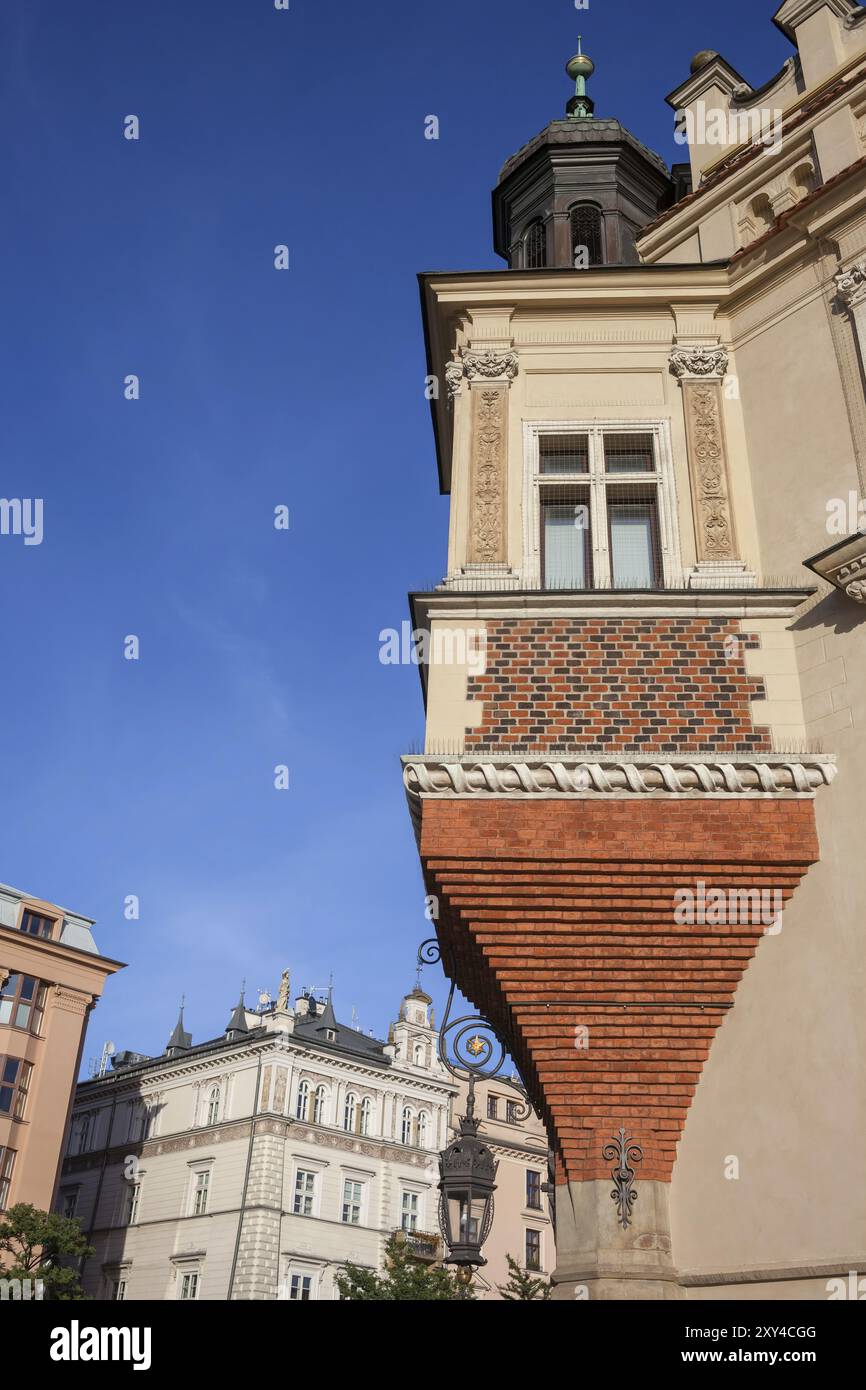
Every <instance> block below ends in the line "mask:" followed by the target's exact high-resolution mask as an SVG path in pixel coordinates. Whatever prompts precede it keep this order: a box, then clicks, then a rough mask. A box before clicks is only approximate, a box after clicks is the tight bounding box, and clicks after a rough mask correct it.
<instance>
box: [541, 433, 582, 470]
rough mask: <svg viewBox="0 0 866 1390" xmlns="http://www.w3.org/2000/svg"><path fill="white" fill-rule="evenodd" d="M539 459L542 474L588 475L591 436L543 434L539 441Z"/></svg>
mask: <svg viewBox="0 0 866 1390" xmlns="http://www.w3.org/2000/svg"><path fill="white" fill-rule="evenodd" d="M538 458H539V468H540V471H541V472H542V473H588V472H589V436H588V435H586V434H543V435H541V437H540V438H539V441H538Z"/></svg>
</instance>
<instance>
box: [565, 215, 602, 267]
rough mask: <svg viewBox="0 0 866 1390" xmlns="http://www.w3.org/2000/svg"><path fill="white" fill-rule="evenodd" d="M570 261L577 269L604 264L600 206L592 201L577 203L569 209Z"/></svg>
mask: <svg viewBox="0 0 866 1390" xmlns="http://www.w3.org/2000/svg"><path fill="white" fill-rule="evenodd" d="M571 263H572V265H573V266H575V267H576V268H577V269H586V267H587V266H591V265H604V250H603V246H602V234H601V208H597V207H596V206H595V204H594V203H578V204H577V207H573V208H572V209H571Z"/></svg>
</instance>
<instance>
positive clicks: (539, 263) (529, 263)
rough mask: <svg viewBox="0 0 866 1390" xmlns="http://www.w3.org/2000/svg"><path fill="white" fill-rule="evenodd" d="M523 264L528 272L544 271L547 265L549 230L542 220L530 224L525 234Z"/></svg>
mask: <svg viewBox="0 0 866 1390" xmlns="http://www.w3.org/2000/svg"><path fill="white" fill-rule="evenodd" d="M523 264H524V267H525V269H526V270H543V269H544V267H545V266H546V265H547V228H546V227H545V225H544V223H543V222H542V221H541V219H540V218H539V219H538V220H537V221H535V222H530V224H529V226H528V227H527V229H526V232H525V233H524V237H523Z"/></svg>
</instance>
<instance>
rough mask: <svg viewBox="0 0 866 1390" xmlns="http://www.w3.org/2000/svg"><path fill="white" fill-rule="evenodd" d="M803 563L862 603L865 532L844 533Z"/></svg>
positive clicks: (864, 593) (864, 601)
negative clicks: (837, 541)
mask: <svg viewBox="0 0 866 1390" xmlns="http://www.w3.org/2000/svg"><path fill="white" fill-rule="evenodd" d="M805 563H806V565H807V566H808V567H809V569H810V570H813V571H814V573H815V574H818V575H820V576H821V578H822V579H824V580H826V581H827V583H828V584H832V585H833V587H834V588H836V589H841V591H842V593H843V594H847V596H848V598H850V599H853V600H854V602H855V603H860V604H864V605H866V535H863V534H862V533H860V532H858V533H857V534H856V535H854V536H848V537H846V539H845V540H843V541H840V542H839V543H838V544H837V545H833V546H830V548H829V549H828V550H824V551H822V552H821V554H820V555H813V556H812V558H811V560H806V562H805Z"/></svg>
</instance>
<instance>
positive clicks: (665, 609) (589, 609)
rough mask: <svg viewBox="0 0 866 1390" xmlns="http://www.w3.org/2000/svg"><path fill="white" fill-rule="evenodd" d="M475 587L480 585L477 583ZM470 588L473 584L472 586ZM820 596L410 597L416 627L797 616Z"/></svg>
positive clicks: (460, 593) (809, 592) (584, 593)
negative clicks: (528, 621)
mask: <svg viewBox="0 0 866 1390" xmlns="http://www.w3.org/2000/svg"><path fill="white" fill-rule="evenodd" d="M474 583H475V584H476V586H477V583H478V581H477V580H475V581H474ZM467 587H468V586H467ZM814 593H815V587H814V586H809V587H806V586H802V587H800V586H798V587H794V585H791V586H790V587H786V588H775V589H770V588H751V589H749V588H734V587H730V588H725V587H721V586H720V587H719V588H716V589H686V588H682V589H660V590H646V589H639V590H633V591H625V590H622V589H594V590H592V589H583V590H580V591H576V592H574V593H567V594H566V593H562V592H554V591H551V590H543V589H535V590H526V589H523V590H520V589H514V590H505V591H499V592H496V591H491V592H483V591H482V592H479V591H478V588H477V587H475V588H471V589H468V591H464V590H461V589H458V588H456V587H454V588H452V587H450V585H449V584H448V581H446V582H445V584H444V585H443V586H442V587H440V588H438V589H434V590H427V591H423V592H415V593H413V594H411V595H410V603H411V606H412V613H413V617H414V618H415V626H416V627H419V628H423V627H424V626H425V625H426V624H427V623H429V622H431V621H432V620H433V619H437V620H440V621H446V620H448V619H454V620H456V621H466V620H475V621H478V622H484V621H485V620H494V619H499V618H602V617H607V616H610V617H615V618H619V619H627V618H663V617H671V618H675V617H687V618H714V617H715V618H743V619H747V618H783V619H791V618H793V617H794V616H795V615H796V613H797V611H798V609H800V608H801V607H802V605H803V604H804V603H805V602H806V601H807V600H808V599H810V598H811V597H812V596H813V595H814Z"/></svg>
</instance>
